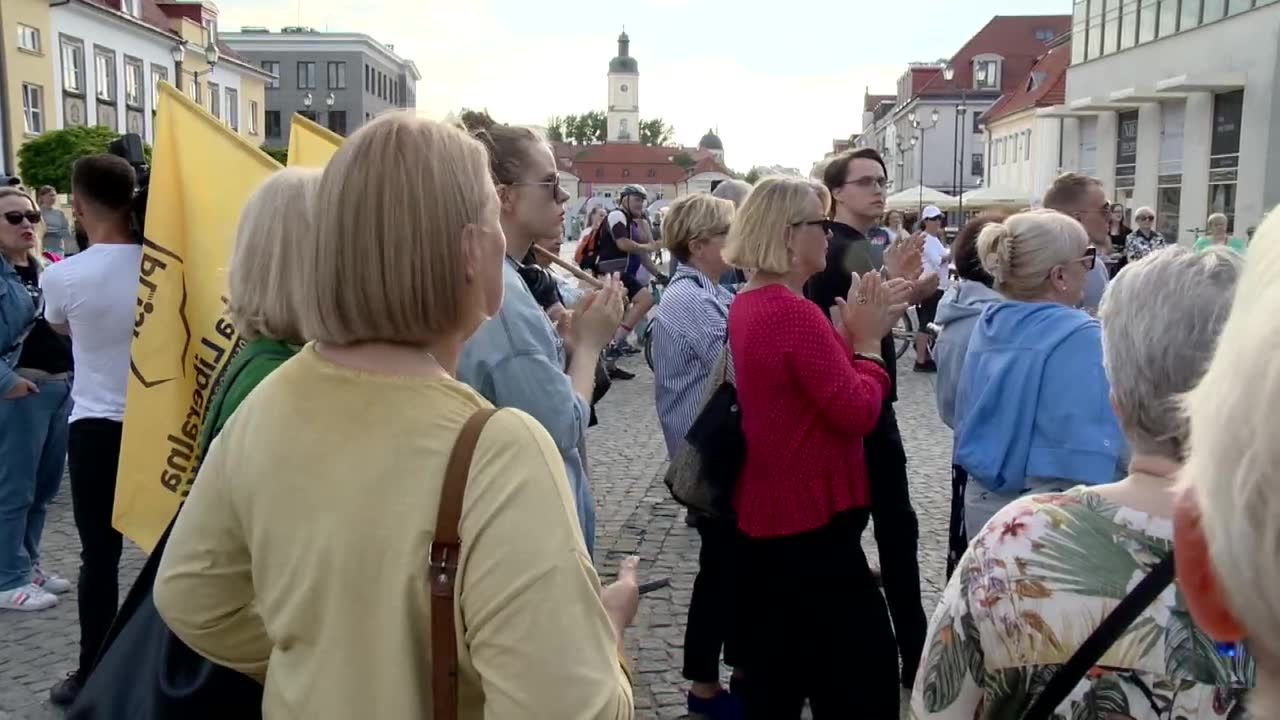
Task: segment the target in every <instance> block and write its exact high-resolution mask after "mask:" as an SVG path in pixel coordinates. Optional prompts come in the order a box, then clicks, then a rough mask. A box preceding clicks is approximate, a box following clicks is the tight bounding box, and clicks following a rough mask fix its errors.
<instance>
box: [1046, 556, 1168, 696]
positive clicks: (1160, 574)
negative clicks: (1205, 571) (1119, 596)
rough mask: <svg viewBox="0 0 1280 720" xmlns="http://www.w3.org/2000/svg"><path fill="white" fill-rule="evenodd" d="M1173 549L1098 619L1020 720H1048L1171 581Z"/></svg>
mask: <svg viewBox="0 0 1280 720" xmlns="http://www.w3.org/2000/svg"><path fill="white" fill-rule="evenodd" d="M1173 571H1174V568H1173V553H1172V552H1170V553H1169V556H1168V557H1166V558H1165V559H1163V560H1161V561H1160V562H1159V563H1157V564H1156V566H1155V567H1153V568H1151V572H1149V573H1147V576H1146V577H1144V578H1142V579H1141V580H1139V581H1138V585H1137V587H1135V588H1134V589H1133V590H1131V591H1130V592H1129V594H1128V595H1126V596H1124V599H1123V600H1121V601H1120V604H1119V605H1117V606H1116V609H1115V610H1112V611H1111V614H1110V615H1107V617H1106V618H1105V619H1104V620H1103V621H1102V624H1101V625H1099V626H1098V628H1097V629H1096V630H1094V631H1093V633H1092V634H1090V635H1089V637H1088V638H1087V639H1086V640H1085V641H1084V643H1082V644H1081V645H1080V647H1079V648H1078V649H1077V650H1076V652H1075V654H1074V655H1072V656H1071V659H1070V660H1067V662H1066V664H1064V665H1063V666H1062V667H1061V668H1059V669H1058V672H1056V673H1054V675H1053V677H1052V678H1050V680H1049V684H1048V685H1047V686H1045V689H1044V692H1042V693H1040V695H1039V696H1038V697H1037V698H1036V699H1035V702H1033V703H1031V708H1030V709H1028V710H1027V712H1026V714H1025V715H1023V716H1022V720H1049V718H1050V717H1052V716H1053V711H1054V710H1055V709H1056V708H1057V707H1058V706H1059V705H1061V704H1062V701H1063V700H1066V699H1067V695H1069V694H1071V690H1072V688H1074V687H1075V686H1076V683H1078V682H1080V678H1083V677H1084V676H1085V673H1087V672H1089V670H1090V669H1091V668H1092V667H1093V666H1094V665H1095V664H1096V663H1097V662H1098V661H1099V660H1101V659H1102V656H1103V655H1105V654H1106V653H1107V650H1109V649H1110V648H1111V646H1112V645H1114V644H1115V642H1116V641H1117V640H1119V639H1120V636H1121V635H1123V634H1124V631H1125V630H1128V629H1129V626H1130V625H1132V624H1133V623H1134V622H1136V621H1137V619H1138V616H1139V615H1141V614H1142V611H1143V610H1146V609H1147V608H1148V607H1150V606H1151V603H1153V602H1155V600H1156V598H1157V597H1159V596H1160V593H1162V592H1164V590H1165V588H1167V587H1169V584H1170V583H1172V582H1173V574H1174V572H1173Z"/></svg>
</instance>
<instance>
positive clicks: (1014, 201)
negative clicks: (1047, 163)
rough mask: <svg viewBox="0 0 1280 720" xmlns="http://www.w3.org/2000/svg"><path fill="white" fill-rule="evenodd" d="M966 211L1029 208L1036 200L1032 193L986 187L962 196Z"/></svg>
mask: <svg viewBox="0 0 1280 720" xmlns="http://www.w3.org/2000/svg"><path fill="white" fill-rule="evenodd" d="M960 199H961V200H963V201H964V206H965V209H970V208H972V209H974V210H981V209H984V208H992V207H1008V208H1028V207H1031V205H1032V203H1033V202H1034V201H1035V198H1033V197H1031V194H1030V193H1025V192H1022V191H1019V190H1011V189H1009V188H1001V187H984V188H978V189H977V190H970V191H969V192H967V193H965V194H964V195H961V196H960Z"/></svg>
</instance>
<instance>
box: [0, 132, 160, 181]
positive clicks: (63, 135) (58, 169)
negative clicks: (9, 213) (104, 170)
mask: <svg viewBox="0 0 1280 720" xmlns="http://www.w3.org/2000/svg"><path fill="white" fill-rule="evenodd" d="M118 137H120V133H118V132H116V131H115V130H112V129H110V128H104V127H70V128H66V129H64V130H50V131H49V132H46V133H44V134H43V135H41V136H40V137H38V138H34V139H32V140H31V141H29V142H27V143H26V144H25V145H23V146H22V148H21V149H19V150H18V169H19V175H20V176H21V177H22V182H23V183H25V184H26V185H27V187H40V186H42V185H52V186H54V187H55V188H57V189H58V192H60V193H68V192H71V166H72V165H74V164H75V162H76V160H79V159H80V158H82V157H84V156H85V155H97V154H99V153H104V152H106V151H107V146H108V145H110V144H111V141H112V140H115V139H116V138H118ZM146 153H147V157H148V158H150V147H147V148H146Z"/></svg>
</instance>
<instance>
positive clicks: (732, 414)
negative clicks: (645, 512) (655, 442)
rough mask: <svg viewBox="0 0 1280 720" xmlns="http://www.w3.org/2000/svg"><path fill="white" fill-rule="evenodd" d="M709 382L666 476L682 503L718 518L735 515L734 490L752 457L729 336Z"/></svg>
mask: <svg viewBox="0 0 1280 720" xmlns="http://www.w3.org/2000/svg"><path fill="white" fill-rule="evenodd" d="M709 388H710V392H709V394H708V396H707V399H706V401H705V402H704V403H703V405H702V410H701V411H699V413H698V417H697V418H696V419H695V420H694V421H693V425H691V426H690V427H689V431H688V432H687V433H685V436H684V439H685V442H684V444H682V445H681V447H680V449H679V450H678V451H677V452H676V456H675V457H674V458H673V459H672V460H671V465H670V466H669V467H668V468H667V474H666V477H665V481H666V484H667V488H668V489H670V490H671V496H672V497H674V498H675V500H676V502H678V503H680V504H681V505H684V506H685V507H687V508H689V509H690V510H692V511H694V512H697V513H701V514H703V515H706V516H709V517H712V518H717V519H729V518H733V517H734V512H733V492H734V489H735V488H736V487H737V484H738V476H739V475H740V474H741V473H742V466H743V463H744V462H745V461H746V455H747V440H746V436H745V435H743V433H742V408H741V406H740V405H739V404H738V389H737V387H736V386H735V385H734V381H733V357H732V354H731V353H730V351H729V343H728V341H726V342H725V349H724V351H723V352H722V353H721V355H720V359H719V360H718V361H717V363H716V367H715V369H713V370H712V372H711V377H710V378H709Z"/></svg>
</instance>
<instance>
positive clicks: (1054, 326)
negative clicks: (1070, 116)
mask: <svg viewBox="0 0 1280 720" xmlns="http://www.w3.org/2000/svg"><path fill="white" fill-rule="evenodd" d="M978 257H979V258H980V259H981V260H982V266H983V267H984V268H985V269H986V270H987V272H988V273H990V274H991V276H992V277H993V278H994V280H995V289H996V290H997V291H998V292H999V293H1000V294H1001V295H1003V296H1004V297H1005V298H1006V299H1004V300H1001V301H998V302H992V303H990V304H988V305H987V306H986V307H985V308H984V309H983V311H982V315H981V316H980V318H979V319H978V321H977V323H976V324H975V325H974V328H973V334H972V337H971V338H970V340H969V349H968V352H967V354H966V356H965V360H964V363H963V370H962V375H961V378H960V383H959V386H958V389H957V392H956V400H955V413H954V422H955V431H956V446H955V462H956V463H957V464H958V465H960V466H961V467H963V468H964V469H965V470H966V471H968V473H969V475H970V476H971V477H972V478H973V479H974V480H976V481H977V482H976V483H970V484H969V487H968V489H967V491H966V502H965V515H966V525H967V527H968V528H969V529H970V531H971V532H975V533H976V532H977V531H978V530H979V529H980V528H981V527H982V525H983V524H985V523H986V521H987V520H988V519H989V518H990V517H991V516H992V515H993V514H994V513H995V512H996V511H998V510H999V509H1000V508H1001V507H1003V506H1004V505H1005V504H1007V503H1008V502H1009V501H1010V500H1013V499H1015V498H1017V497H1019V496H1021V495H1023V494H1026V493H1028V492H1054V491H1061V490H1065V489H1067V488H1069V487H1071V486H1073V485H1077V484H1080V483H1084V484H1088V485H1099V484H1103V483H1109V482H1113V481H1115V480H1117V479H1119V478H1120V477H1122V476H1123V471H1124V466H1125V463H1126V462H1127V459H1128V448H1127V446H1126V444H1125V442H1124V440H1123V439H1122V438H1123V433H1122V432H1121V430H1120V425H1119V421H1118V420H1117V419H1116V416H1115V412H1114V410H1112V406H1111V399H1110V394H1111V389H1110V386H1109V385H1108V383H1107V378H1106V374H1105V373H1104V372H1103V367H1102V329H1101V326H1100V325H1099V324H1098V321H1097V320H1095V319H1094V318H1091V317H1089V315H1088V314H1086V313H1084V312H1082V311H1080V310H1077V309H1075V308H1076V307H1077V306H1078V305H1079V304H1080V300H1081V297H1082V295H1083V293H1084V286H1085V279H1086V277H1087V275H1088V273H1089V271H1090V270H1091V269H1092V268H1093V266H1094V264H1095V263H1097V262H1098V258H1097V255H1096V249H1095V248H1093V247H1091V246H1090V245H1089V240H1088V236H1087V235H1086V234H1085V230H1084V228H1083V227H1082V226H1081V225H1080V223H1079V222H1077V221H1076V220H1074V219H1073V218H1070V217H1068V216H1066V215H1063V214H1061V213H1058V212H1056V211H1053V210H1033V211H1031V212H1026V213H1020V214H1018V215H1014V216H1013V217H1011V218H1009V219H1008V220H1006V221H1005V222H1003V223H992V224H990V225H988V226H987V227H986V228H985V229H983V231H982V233H981V234H980V235H979V236H978Z"/></svg>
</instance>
